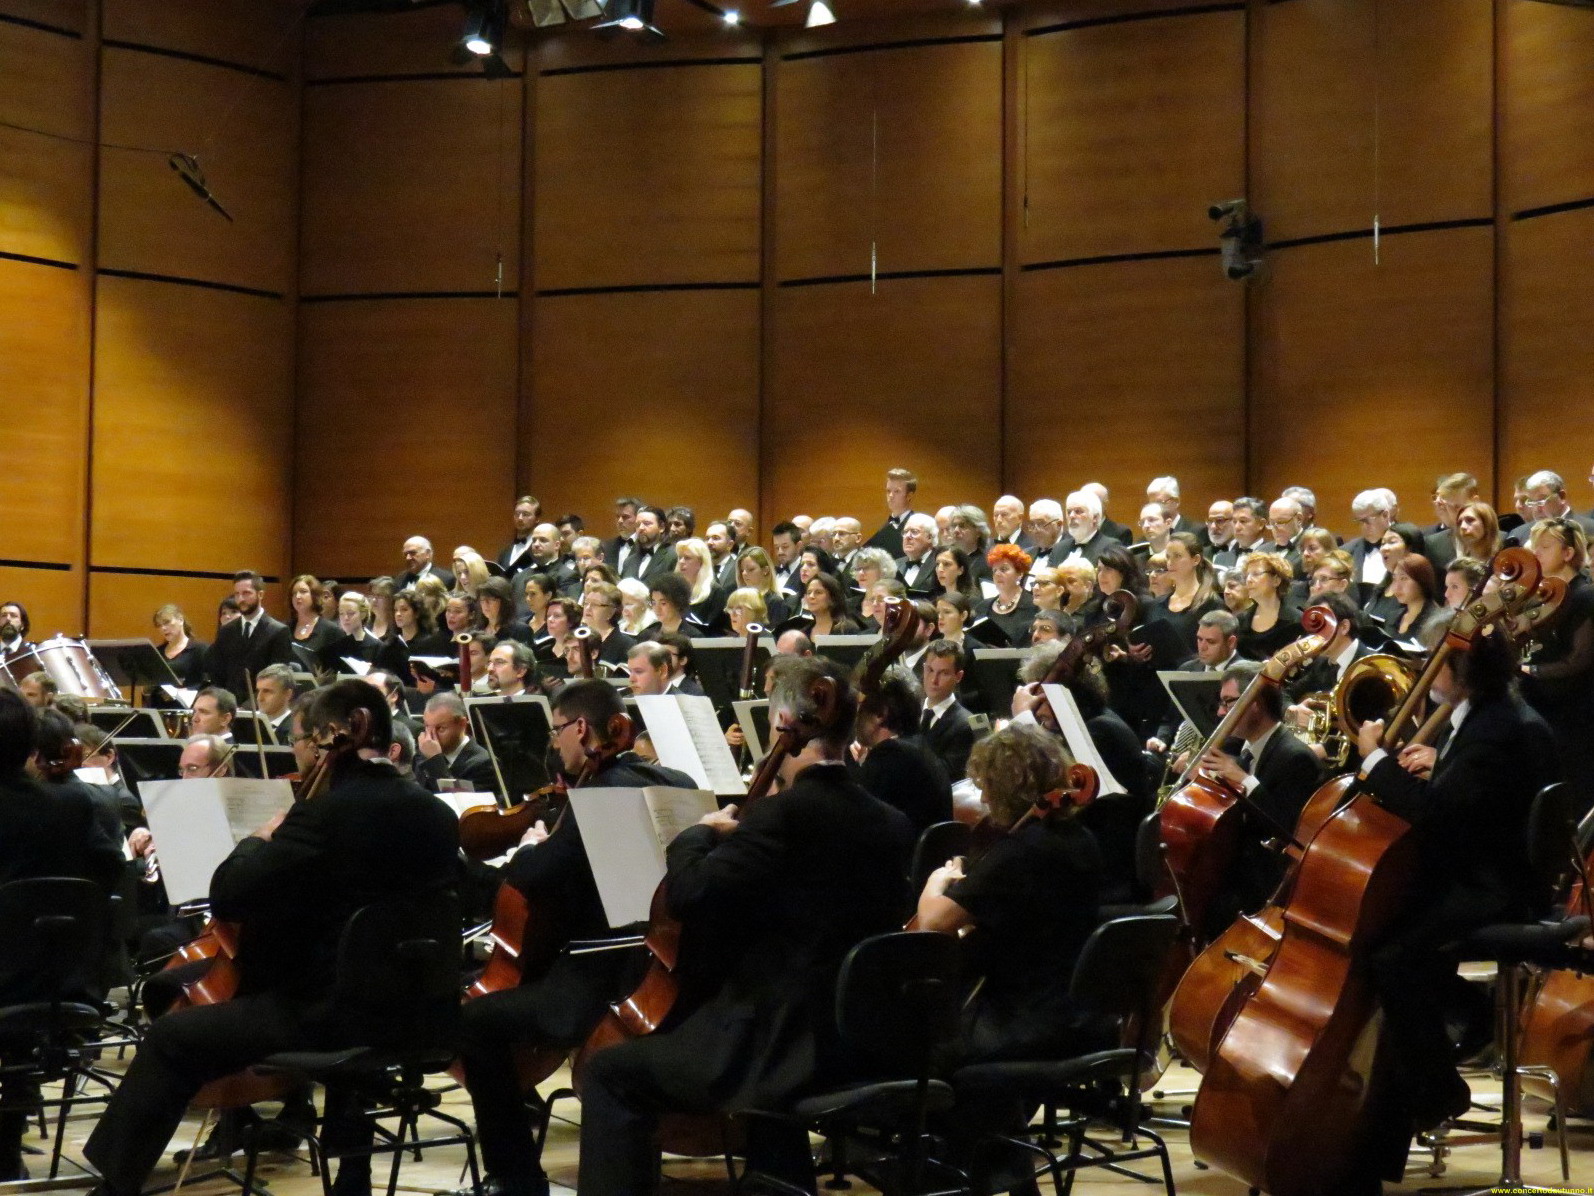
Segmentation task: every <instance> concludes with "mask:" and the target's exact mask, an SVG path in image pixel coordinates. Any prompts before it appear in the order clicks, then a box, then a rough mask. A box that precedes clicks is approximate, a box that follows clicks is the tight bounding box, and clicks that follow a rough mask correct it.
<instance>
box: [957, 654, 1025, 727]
mask: <svg viewBox="0 0 1594 1196" xmlns="http://www.w3.org/2000/svg"><path fill="white" fill-rule="evenodd" d="M1028 654H1029V649H1027V648H981V649H980V650H979V651H978V652H975V653H973V654H972V655H971V657H970V660H969V664H968V671H967V673H966V675H965V676H964V679H963V684H964V685H965V686H967V685H969V684H970V683H971V682H972V684H973V689H974V690H975V692H976V693H978V694H979V695H980V697H981V698H982V699H983V700H984V706H985V709H986V710H987V711H989V712H991V713H992V714H994V715H995V716H997V717H1004V716H1006V715H1007V713H1008V712H1009V711H1010V710H1012V708H1013V691H1014V690H1015V689H1017V688H1018V666H1019V665H1020V664H1021V663H1022V662H1023V660H1024V657H1025V656H1027V655H1028Z"/></svg>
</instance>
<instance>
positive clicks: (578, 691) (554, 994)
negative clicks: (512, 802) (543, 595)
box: [460, 680, 696, 1196]
mask: <svg viewBox="0 0 1594 1196" xmlns="http://www.w3.org/2000/svg"><path fill="white" fill-rule="evenodd" d="M624 709H625V708H624V706H623V705H622V704H621V702H620V696H619V694H617V693H616V692H615V691H614V689H613V688H611V687H610V686H609V685H608V684H607V683H606V682H604V681H601V680H586V681H580V680H578V681H572V682H571V683H570V684H569V685H567V686H566V687H565V688H564V689H562V690H560V691H559V694H558V696H557V697H556V698H555V699H554V702H553V727H554V731H553V747H554V751H555V752H556V753H557V754H558V756H559V764H560V767H561V769H562V770H563V771H564V773H565V775H566V776H567V777H570V778H574V777H576V776H577V775H579V774H580V772H581V771H582V766H583V765H584V764H585V763H586V759H587V753H588V752H589V751H591V752H595V753H597V758H598V759H600V760H602V763H601V764H600V765H599V767H598V771H597V773H596V775H595V776H593V777H592V778H591V779H590V780H589V781H588V782H587V784H589V785H592V786H599V787H610V788H640V787H642V786H647V785H666V786H670V787H673V788H679V789H693V788H696V784H695V783H694V782H693V780H692V778H691V777H689V776H687V775H686V774H685V773H683V772H678V771H676V770H675V769H672V768H664V767H661V766H660V765H657V764H650V763H648V762H647V761H645V760H643V759H642V758H641V757H640V756H638V755H636V754H635V753H634V752H617V751H616V750H615V744H614V740H613V735H612V731H611V727H612V725H613V721H614V719H615V718H616V717H617V716H619V715H621V714H622V713H623V712H624ZM502 875H503V883H505V884H508V885H511V886H513V887H514V888H515V889H516V890H518V891H519V892H520V893H521V895H522V896H524V897H525V898H526V900H527V901H528V903H530V905H531V907H532V909H533V910H534V911H536V912H537V913H538V914H539V915H542V916H544V917H545V918H547V919H548V922H549V923H550V924H551V928H552V929H553V930H554V931H555V932H556V934H557V939H556V940H555V941H553V942H550V943H548V944H547V951H546V953H545V955H544V958H543V959H542V960H540V961H537V963H534V965H533V968H532V969H531V970H530V971H528V972H524V973H523V974H522V976H521V982H520V985H519V987H517V988H512V989H507V990H505V991H502V992H494V993H489V994H487V995H485V996H482V997H479V998H477V999H476V1000H473V1001H467V1002H466V1003H465V1008H464V1011H463V1017H462V1019H461V1021H462V1025H461V1033H460V1060H461V1062H462V1063H463V1064H464V1069H465V1088H466V1090H467V1091H468V1092H469V1093H470V1097H471V1104H472V1107H473V1108H474V1109H475V1113H476V1132H477V1135H478V1136H479V1139H480V1142H481V1149H482V1163H483V1165H484V1168H485V1170H486V1172H487V1175H486V1179H485V1183H484V1185H483V1186H484V1191H486V1192H493V1193H501V1194H503V1196H546V1194H547V1192H548V1177H547V1175H546V1174H544V1172H543V1169H542V1157H541V1150H540V1148H539V1145H538V1142H537V1139H536V1138H535V1137H534V1136H533V1135H532V1132H531V1120H530V1117H529V1116H528V1111H527V1108H528V1107H527V1103H526V1100H525V1097H524V1095H523V1093H522V1090H521V1085H520V1081H519V1079H518V1077H517V1076H516V1068H515V1053H516V1050H517V1049H520V1048H554V1049H558V1048H561V1047H563V1048H571V1047H575V1046H579V1045H580V1044H581V1043H582V1042H584V1041H586V1038H587V1035H588V1034H590V1033H591V1032H592V1029H593V1027H594V1026H596V1025H597V1024H598V1021H599V1019H601V1018H602V1017H603V1015H604V1013H605V1012H606V1011H607V1009H608V1007H609V1002H610V1001H616V1000H619V999H620V998H621V997H623V996H625V995H626V994H627V993H628V992H629V991H630V990H631V989H632V987H634V985H635V983H636V981H637V979H638V978H639V977H638V975H637V973H638V970H639V969H638V968H637V963H638V962H639V961H638V959H637V957H636V956H635V954H633V953H632V952H627V951H597V952H592V953H588V954H583V955H571V954H570V953H569V952H564V951H560V950H559V948H560V947H561V945H562V941H568V940H570V939H582V940H595V939H604V938H609V937H611V936H613V934H614V931H613V930H612V929H611V928H610V926H609V919H608V918H607V917H606V916H605V915H604V912H603V902H602V901H601V900H600V899H599V896H598V888H597V885H596V883H595V882H594V881H593V879H592V867H591V864H590V863H589V862H588V860H587V849H586V845H585V843H584V842H583V841H582V838H581V828H580V826H579V825H577V822H576V819H575V818H573V817H572V818H566V819H563V820H562V821H561V822H560V823H559V824H558V830H557V833H551V832H550V830H549V828H548V827H547V826H546V825H543V824H540V823H539V824H538V825H537V826H534V827H533V828H532V829H531V831H530V833H528V835H527V836H526V838H525V840H524V841H523V843H522V846H521V847H520V848H519V850H517V851H516V852H515V854H514V855H513V856H512V857H511V858H510V860H509V862H508V863H507V864H506V865H505V866H504V869H503V874H502ZM465 1190H466V1191H468V1189H465Z"/></svg>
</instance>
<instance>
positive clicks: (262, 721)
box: [232, 710, 293, 772]
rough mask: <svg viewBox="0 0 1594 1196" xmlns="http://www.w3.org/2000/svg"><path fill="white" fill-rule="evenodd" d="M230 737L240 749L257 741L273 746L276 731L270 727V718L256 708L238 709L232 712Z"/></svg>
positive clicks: (251, 745)
mask: <svg viewBox="0 0 1594 1196" xmlns="http://www.w3.org/2000/svg"><path fill="white" fill-rule="evenodd" d="M232 737H233V741H234V742H235V743H237V744H238V747H239V750H240V751H241V750H242V749H244V748H252V747H254V746H255V744H257V743H263V744H265V745H266V746H267V747H274V746H276V743H277V733H276V732H275V731H273V730H272V729H271V720H270V719H268V718H267V717H266V716H265V715H264V714H262V713H260V711H258V710H239V711H237V712H236V713H234V714H233V716H232ZM289 771H290V772H291V771H293V770H292V769H289Z"/></svg>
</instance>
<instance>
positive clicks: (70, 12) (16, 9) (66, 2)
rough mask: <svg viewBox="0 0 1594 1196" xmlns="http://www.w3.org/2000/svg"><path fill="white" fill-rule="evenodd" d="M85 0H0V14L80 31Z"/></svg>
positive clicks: (81, 29) (83, 18)
mask: <svg viewBox="0 0 1594 1196" xmlns="http://www.w3.org/2000/svg"><path fill="white" fill-rule="evenodd" d="M86 2H87V0H0V14H3V15H5V16H8V17H21V18H22V19H23V20H25V21H38V22H40V23H41V24H45V25H49V26H52V27H53V28H56V29H70V30H72V31H73V32H76V33H81V32H82V31H83V27H84V23H85V15H86V14H85V4H86Z"/></svg>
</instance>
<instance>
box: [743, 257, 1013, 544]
mask: <svg viewBox="0 0 1594 1196" xmlns="http://www.w3.org/2000/svg"><path fill="white" fill-rule="evenodd" d="M1001 296H1002V280H1001V279H1000V278H998V277H995V276H992V275H971V276H962V277H951V278H914V279H887V280H883V281H881V283H880V284H879V289H878V292H877V293H876V294H873V295H871V294H870V293H869V284H868V283H866V282H863V283H846V284H841V285H835V286H811V287H782V288H781V289H780V291H779V292H778V293H777V296H776V299H775V312H774V325H773V327H772V328H771V329H770V330H769V333H768V335H769V336H770V337H771V338H772V349H771V358H770V360H771V363H772V364H771V367H770V368H771V373H770V375H769V377H768V379H767V381H766V384H765V387H766V398H765V405H764V434H763V446H764V447H763V453H764V474H763V495H764V503H763V509H762V522H763V525H764V526H765V527H766V528H767V527H768V526H769V525H771V524H773V523H774V522H776V521H777V520H780V519H784V518H786V517H788V516H790V515H791V514H793V513H796V512H806V513H807V514H809V515H814V516H818V515H821V514H826V515H855V516H857V518H859V519H860V520H862V521H863V522H864V523H865V524H871V521H874V522H873V523H872V525H871V526H869V527H868V529H867V530H869V531H873V530H874V528H875V527H877V526H879V524H878V521H877V517H879V518H883V514H882V513H883V511H884V498H883V495H884V486H885V471H886V470H887V469H888V468H891V467H893V466H898V465H900V466H904V467H906V468H909V469H912V470H914V471H916V472H917V473H918V475H919V479H920V481H919V502H918V504H917V505H918V506H919V507H920V509H925V508H929V509H934V508H935V507H937V506H940V505H942V504H944V503H949V502H973V503H978V504H979V505H980V506H982V507H984V508H986V509H987V510H988V509H989V507H990V504H991V502H992V501H993V500H994V499H995V498H996V497H997V495H998V494H1000V493H1001V468H1000V460H1001V432H1000V424H1001V357H1002V334H1001V311H1002V305H1001Z"/></svg>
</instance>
